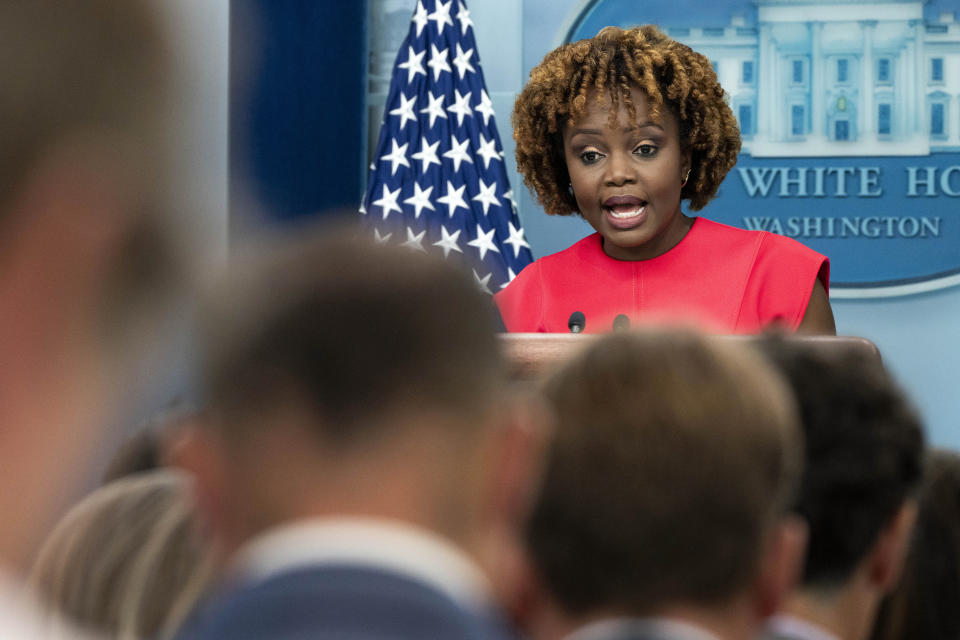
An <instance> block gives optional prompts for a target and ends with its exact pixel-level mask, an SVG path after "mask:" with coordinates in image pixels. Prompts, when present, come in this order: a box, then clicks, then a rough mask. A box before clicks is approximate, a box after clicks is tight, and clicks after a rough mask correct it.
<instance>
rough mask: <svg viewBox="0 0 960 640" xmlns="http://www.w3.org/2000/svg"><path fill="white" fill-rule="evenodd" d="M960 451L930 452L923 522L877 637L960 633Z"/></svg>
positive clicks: (946, 638) (921, 500) (949, 637)
mask: <svg viewBox="0 0 960 640" xmlns="http://www.w3.org/2000/svg"><path fill="white" fill-rule="evenodd" d="M958 602H960V455H958V454H957V452H955V451H946V450H935V451H932V452H931V453H930V455H929V456H928V457H927V464H926V468H925V472H924V479H923V484H922V486H921V488H920V493H919V496H918V509H917V522H916V525H915V527H914V532H913V539H912V540H911V544H910V551H909V552H908V554H907V560H906V563H905V565H904V570H903V576H902V578H901V580H900V583H899V584H898V585H897V587H896V588H895V589H894V590H893V592H892V593H890V595H889V596H888V598H887V600H885V601H884V603H883V604H882V606H881V608H880V613H879V615H878V616H877V621H876V624H875V626H874V631H873V636H872V637H873V639H874V640H911V639H913V638H923V639H924V640H956V638H960V607H957V603H958Z"/></svg>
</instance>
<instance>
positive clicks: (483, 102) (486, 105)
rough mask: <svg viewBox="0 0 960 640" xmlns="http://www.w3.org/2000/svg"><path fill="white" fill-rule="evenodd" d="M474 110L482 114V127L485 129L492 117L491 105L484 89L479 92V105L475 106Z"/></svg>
mask: <svg viewBox="0 0 960 640" xmlns="http://www.w3.org/2000/svg"><path fill="white" fill-rule="evenodd" d="M474 109H475V110H477V111H479V112H480V113H482V114H483V126H485V127H486V126H487V124H488V122H489V120H490V118H492V117H493V103H492V102H490V96H488V95H487V90H486V89H484V90H483V91H481V92H480V104H478V105H477V106H475V107H474Z"/></svg>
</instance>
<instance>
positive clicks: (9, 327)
mask: <svg viewBox="0 0 960 640" xmlns="http://www.w3.org/2000/svg"><path fill="white" fill-rule="evenodd" d="M153 4H155V3H152V2H147V1H146V0H142V1H141V0H31V1H30V2H3V3H0V59H2V60H3V64H2V65H0V85H2V86H3V92H2V95H0V123H2V125H0V298H2V299H3V301H4V302H3V304H4V310H5V311H4V313H3V314H2V318H0V350H2V351H3V353H4V367H3V371H2V373H0V406H2V407H3V408H2V410H0V411H2V413H0V424H2V426H0V455H2V456H3V459H2V461H0V486H2V487H3V489H2V490H0V512H2V513H4V518H3V523H2V524H0V565H13V564H19V563H22V562H24V561H25V559H26V557H27V556H28V554H29V551H30V547H31V546H32V544H33V541H34V540H35V539H37V538H38V532H39V530H40V528H41V527H42V526H44V525H46V524H49V519H51V518H52V514H53V513H54V512H55V511H56V509H57V508H58V507H59V506H60V505H59V502H60V501H61V500H62V499H63V496H65V495H69V494H70V486H71V485H72V484H73V483H75V482H76V480H77V476H76V475H75V474H76V473H77V472H78V471H79V469H80V467H81V461H85V460H86V457H87V455H88V454H89V453H90V449H91V448H92V447H94V446H96V444H97V443H98V438H97V437H96V434H97V431H98V430H99V429H101V428H102V427H103V426H104V425H105V424H108V423H109V421H110V416H109V414H110V412H111V411H112V408H113V404H114V403H113V401H114V400H116V399H117V398H116V397H114V396H111V389H114V388H116V386H117V381H118V379H120V375H121V372H120V365H121V364H129V363H128V361H127V360H126V359H125V358H123V357H120V356H121V354H125V353H126V352H127V351H128V349H129V348H131V347H133V346H139V343H141V342H145V341H146V340H145V336H146V335H148V334H149V333H150V332H149V331H145V332H137V331H134V330H133V327H135V326H137V323H135V322H133V321H134V320H135V319H147V318H150V317H151V316H152V315H153V314H152V313H148V312H147V311H148V308H149V310H151V311H152V310H154V309H155V308H157V307H155V306H154V307H150V306H149V305H148V304H147V303H150V302H154V301H156V300H157V299H158V298H159V297H160V294H161V293H165V292H167V291H168V290H169V285H170V284H171V283H172V282H174V280H175V276H176V275H177V271H178V270H177V269H175V268H174V263H175V260H174V256H173V253H174V249H173V247H174V244H173V242H172V241H171V240H172V227H173V225H172V224H171V220H169V216H170V214H171V212H170V211H169V210H166V206H165V204H164V203H165V198H166V197H167V195H168V193H169V191H170V188H171V185H170V184H169V181H168V180H167V175H168V169H169V164H170V154H169V153H168V152H167V150H166V147H167V137H168V136H169V130H168V124H169V123H168V121H167V113H168V105H169V104H170V98H171V96H170V95H169V86H170V76H171V72H170V69H169V68H168V51H167V46H166V42H165V40H164V38H163V37H162V34H161V29H160V21H159V19H158V17H157V16H155V15H154V13H153V11H152V10H151V5H153ZM124 381H125V382H126V380H124Z"/></svg>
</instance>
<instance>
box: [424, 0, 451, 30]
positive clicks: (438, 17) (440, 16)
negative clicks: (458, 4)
mask: <svg viewBox="0 0 960 640" xmlns="http://www.w3.org/2000/svg"><path fill="white" fill-rule="evenodd" d="M451 4H453V0H450V1H449V2H437V9H436V11H434V12H433V13H431V14H430V15H429V16H427V19H428V20H433V21H435V22H436V23H437V32H438V33H443V29H444V27H445V26H446V25H450V26H451V27H452V26H453V20H451V19H450V5H451Z"/></svg>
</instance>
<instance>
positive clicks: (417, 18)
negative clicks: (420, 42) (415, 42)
mask: <svg viewBox="0 0 960 640" xmlns="http://www.w3.org/2000/svg"><path fill="white" fill-rule="evenodd" d="M427 20H429V18H427V10H426V9H424V8H423V2H419V1H418V2H417V11H416V13H414V14H413V23H414V24H415V25H417V37H418V38H419V37H420V32H422V31H423V28H424V27H425V26H427Z"/></svg>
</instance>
